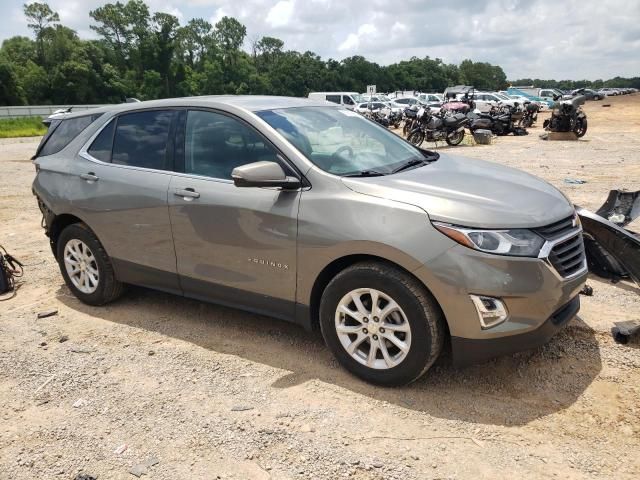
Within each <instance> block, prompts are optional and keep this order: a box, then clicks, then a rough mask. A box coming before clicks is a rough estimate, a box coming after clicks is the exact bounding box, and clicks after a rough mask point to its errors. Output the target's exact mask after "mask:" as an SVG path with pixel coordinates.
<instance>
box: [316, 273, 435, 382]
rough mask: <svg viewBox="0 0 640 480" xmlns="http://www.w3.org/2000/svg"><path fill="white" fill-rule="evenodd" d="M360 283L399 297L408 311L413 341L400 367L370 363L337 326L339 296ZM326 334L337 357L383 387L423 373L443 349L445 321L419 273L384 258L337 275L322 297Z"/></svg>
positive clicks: (348, 367)
mask: <svg viewBox="0 0 640 480" xmlns="http://www.w3.org/2000/svg"><path fill="white" fill-rule="evenodd" d="M358 288H372V289H376V290H379V291H380V292H383V293H384V294H386V295H388V296H390V297H391V298H393V299H394V300H395V302H396V303H397V304H398V305H399V306H400V307H401V308H402V310H403V311H404V312H405V315H406V318H407V321H408V323H409V326H410V328H411V343H410V347H409V350H408V352H407V354H406V357H405V358H404V359H403V360H402V361H401V362H400V363H399V364H398V365H396V366H394V367H391V368H386V369H374V368H370V367H368V366H366V365H364V364H362V363H359V362H358V361H357V360H355V359H354V358H352V357H351V355H350V354H349V353H348V352H347V351H346V350H345V347H343V345H342V343H340V339H339V338H338V334H337V332H336V327H335V312H336V309H337V307H338V304H339V302H340V300H341V299H342V298H343V297H344V296H345V295H346V294H347V293H349V292H351V291H353V290H356V289H358ZM320 328H321V331H322V336H323V337H324V340H325V342H326V344H327V345H328V347H329V348H330V349H331V351H332V352H333V354H334V355H335V357H336V358H337V359H338V361H339V362H340V363H341V364H342V365H343V366H344V367H345V368H346V369H347V370H348V371H350V372H351V373H352V374H354V375H356V376H358V377H360V378H362V379H363V380H365V381H367V382H371V383H375V384H378V385H384V386H389V387H391V386H400V385H406V384H407V383H411V382H413V381H415V380H417V379H418V378H420V377H421V376H422V375H423V374H424V373H425V372H426V371H427V370H428V369H429V367H431V365H433V363H434V362H435V361H436V359H437V358H438V356H439V355H440V352H441V351H442V348H443V344H444V337H445V332H446V328H445V320H444V316H443V314H442V311H441V310H440V307H439V306H438V303H437V302H436V300H435V299H434V298H433V296H432V295H431V293H430V292H429V291H428V290H427V289H426V288H425V286H424V285H422V284H421V283H420V282H419V281H418V280H416V279H415V278H414V277H412V276H410V275H409V274H407V273H406V272H404V271H403V270H401V269H399V268H398V267H395V266H392V265H389V264H385V263H381V262H362V263H357V264H355V265H352V266H351V267H348V268H346V269H345V270H343V271H342V272H340V273H339V274H338V275H336V276H335V278H334V279H333V280H331V282H329V285H327V288H326V289H325V291H324V293H323V295H322V300H321V302H320Z"/></svg>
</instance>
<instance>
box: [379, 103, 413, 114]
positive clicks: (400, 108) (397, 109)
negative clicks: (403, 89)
mask: <svg viewBox="0 0 640 480" xmlns="http://www.w3.org/2000/svg"><path fill="white" fill-rule="evenodd" d="M383 103H384V104H385V105H386V106H387V107H389V109H390V110H391V111H392V112H393V113H402V112H404V109H405V108H407V107H406V106H404V105H402V104H401V103H396V102H394V101H393V100H390V101H388V102H383Z"/></svg>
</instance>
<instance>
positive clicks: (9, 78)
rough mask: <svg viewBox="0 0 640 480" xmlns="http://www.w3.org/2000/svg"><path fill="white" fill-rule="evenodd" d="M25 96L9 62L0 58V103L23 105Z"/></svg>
mask: <svg viewBox="0 0 640 480" xmlns="http://www.w3.org/2000/svg"><path fill="white" fill-rule="evenodd" d="M25 103H26V98H25V95H24V91H23V90H22V87H21V86H20V83H19V82H18V78H17V76H16V72H15V71H14V69H13V67H12V66H11V64H10V63H8V62H6V61H2V60H0V105H2V106H5V105H24V104H25Z"/></svg>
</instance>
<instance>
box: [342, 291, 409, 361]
mask: <svg viewBox="0 0 640 480" xmlns="http://www.w3.org/2000/svg"><path fill="white" fill-rule="evenodd" d="M335 328H336V333H337V335H338V339H339V340H340V343H341V344H342V346H343V347H344V349H345V350H346V351H347V353H348V354H349V355H350V356H351V357H352V358H353V359H354V360H356V361H357V362H359V363H361V364H362V365H365V366H367V367H369V368H373V369H377V370H384V369H389V368H393V367H396V366H397V365H399V364H400V363H401V362H402V361H403V360H404V359H405V358H406V357H407V355H408V354H409V350H410V348H411V326H410V325H409V321H408V319H407V317H406V315H405V313H404V312H403V310H402V308H401V307H400V305H398V303H396V301H395V300H393V299H392V298H391V297H390V296H389V295H387V294H385V293H383V292H381V291H379V290H376V289H373V288H359V289H356V290H352V291H351V292H349V293H347V294H346V295H345V296H344V297H342V299H341V300H340V302H339V303H338V306H337V308H336V312H335Z"/></svg>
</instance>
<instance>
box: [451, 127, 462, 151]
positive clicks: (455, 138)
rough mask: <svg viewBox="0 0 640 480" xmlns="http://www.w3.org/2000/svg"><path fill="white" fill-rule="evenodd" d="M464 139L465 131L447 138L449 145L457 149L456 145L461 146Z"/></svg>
mask: <svg viewBox="0 0 640 480" xmlns="http://www.w3.org/2000/svg"><path fill="white" fill-rule="evenodd" d="M463 139H464V130H463V131H461V132H456V133H454V134H453V135H451V136H447V143H448V144H449V145H451V146H452V147H455V146H456V145H460V144H461V143H462V140H463Z"/></svg>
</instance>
